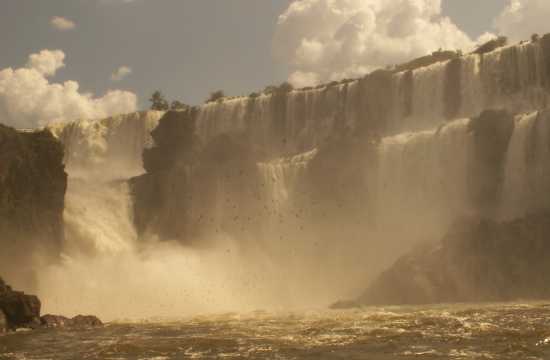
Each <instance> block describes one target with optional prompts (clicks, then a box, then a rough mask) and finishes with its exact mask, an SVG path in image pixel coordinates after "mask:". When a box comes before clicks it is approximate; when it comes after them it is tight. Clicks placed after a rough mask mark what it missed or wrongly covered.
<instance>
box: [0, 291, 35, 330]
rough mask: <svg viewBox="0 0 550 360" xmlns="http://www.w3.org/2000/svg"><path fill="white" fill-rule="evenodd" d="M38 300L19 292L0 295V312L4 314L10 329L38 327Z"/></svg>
mask: <svg viewBox="0 0 550 360" xmlns="http://www.w3.org/2000/svg"><path fill="white" fill-rule="evenodd" d="M40 307H41V303H40V300H39V299H38V298H37V297H36V296H34V295H26V294H25V293H23V292H20V291H11V292H6V293H4V294H1V295H0V310H2V311H3V312H4V314H5V315H6V318H7V323H8V325H9V327H10V328H17V327H21V326H28V327H35V326H38V325H40Z"/></svg>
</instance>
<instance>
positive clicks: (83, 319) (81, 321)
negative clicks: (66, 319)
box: [71, 315, 103, 327]
mask: <svg viewBox="0 0 550 360" xmlns="http://www.w3.org/2000/svg"><path fill="white" fill-rule="evenodd" d="M71 326H75V327H96V326H103V323H102V322H101V320H99V319H98V318H97V317H96V316H93V315H78V316H75V317H74V318H72V319H71Z"/></svg>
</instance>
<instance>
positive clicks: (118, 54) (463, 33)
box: [0, 0, 550, 126]
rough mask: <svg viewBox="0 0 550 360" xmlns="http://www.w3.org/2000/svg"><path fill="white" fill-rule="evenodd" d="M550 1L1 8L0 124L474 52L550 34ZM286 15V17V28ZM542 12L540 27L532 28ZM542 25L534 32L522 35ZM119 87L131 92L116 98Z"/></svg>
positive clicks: (69, 3)
mask: <svg viewBox="0 0 550 360" xmlns="http://www.w3.org/2000/svg"><path fill="white" fill-rule="evenodd" d="M440 1H441V2H442V12H441V11H440V8H439V2H440ZM291 3H292V6H294V7H293V8H292V7H291V8H289V6H291ZM549 4H550V1H549V0H414V1H413V0H296V1H295V2H293V1H291V0H0V48H1V49H2V50H1V53H0V54H1V55H0V118H3V119H4V120H5V119H8V120H7V121H6V120H5V122H7V123H10V119H11V122H12V123H13V122H14V121H15V120H13V119H14V118H15V117H17V116H23V115H20V114H22V113H25V114H26V116H27V120H26V121H25V122H22V123H21V124H17V125H21V126H24V125H25V126H26V125H29V126H31V125H33V124H41V123H42V124H43V123H47V122H49V121H52V120H53V119H66V118H69V117H74V116H76V117H85V116H92V117H94V116H103V115H105V114H111V113H116V112H120V111H122V112H124V111H128V110H131V109H135V107H136V97H135V95H134V94H136V95H137V107H138V108H145V107H147V106H148V103H147V99H148V96H149V95H150V94H151V93H152V92H153V91H154V90H155V89H161V90H162V91H163V92H164V93H165V94H166V95H167V97H168V98H169V99H179V100H181V101H184V102H186V103H190V104H197V103H201V102H202V101H203V100H204V99H205V98H206V97H207V95H208V93H209V92H211V91H214V90H217V89H223V90H225V91H226V93H227V94H228V95H240V94H249V93H250V92H252V91H254V90H258V89H262V88H263V87H264V86H266V85H268V84H278V83H281V82H283V81H285V80H287V79H290V80H293V77H294V78H295V80H297V81H296V82H295V84H300V83H307V82H308V81H310V82H311V81H313V80H315V81H317V82H319V81H326V80H330V78H331V77H338V76H340V77H344V76H346V75H347V76H353V75H355V74H361V73H364V72H366V71H370V70H371V69H372V68H375V67H378V66H381V65H384V64H385V63H389V64H391V63H396V62H399V61H402V60H404V59H408V58H410V57H414V56H418V55H421V54H424V53H426V52H427V51H431V50H430V49H434V48H439V47H446V48H457V47H463V46H466V45H468V44H473V43H475V41H477V40H476V39H478V37H479V36H480V35H481V34H482V33H485V32H491V33H499V32H502V31H504V30H509V31H510V32H517V33H521V31H518V30H517V29H520V30H521V29H523V28H526V26H525V24H528V25H529V24H532V26H531V27H532V29H536V30H538V29H539V28H540V27H541V26H542V27H548V25H546V24H548V21H547V19H548V16H547V15H550V6H549ZM507 6H508V7H507ZM505 8H506V9H508V13H507V15H506V16H505V17H503V15H500V16H501V18H502V19H503V20H502V21H501V23H500V25H499V26H495V19H497V17H498V16H499V14H502V13H503V11H504V10H505ZM335 9H336V11H335ZM342 14H344V15H342ZM539 14H540V15H539ZM280 16H282V17H285V16H286V20H285V21H280V22H279V23H278V18H279V17H280ZM346 16H347V17H346ZM445 16H448V17H449V18H450V20H449V21H447V20H445V19H444V17H445ZM537 16H538V18H539V19H538V21H539V22H538V23H537V22H536V21H535V22H533V21H531V19H530V17H537ZM438 19H443V20H438ZM381 24H383V25H381ZM537 24H538V25H537ZM540 24H542V25H540ZM527 27H529V26H527ZM532 29H525V31H523V32H524V33H522V34H521V36H522V38H523V37H524V36H525V35H526V34H530V33H529V31H531V30H532ZM544 30H548V31H550V28H548V29H540V32H541V33H543V32H545V31H544ZM546 32H547V31H546ZM335 44H336V46H335ZM342 44H343V46H344V47H342ZM335 49H336V50H335ZM42 50H52V51H53V50H60V51H61V52H62V53H58V52H43V53H41V54H40V57H39V58H35V59H34V63H38V64H41V66H46V67H47V71H43V70H38V71H36V70H37V68H36V67H33V66H34V65H30V64H31V62H30V61H29V56H30V55H31V54H38V53H40V52H41V51H42ZM344 50H345V51H349V53H345V52H342V51H344ZM285 51H287V53H286V54H285ZM281 54H283V55H282V56H281ZM35 56H37V55H35ZM44 64H45V65H44ZM8 68H11V69H8ZM2 69H4V71H3V72H2ZM29 69H30V70H29ZM8 70H9V71H8ZM12 70H13V71H12ZM68 80H71V81H70V82H66V81H68ZM35 89H36V91H35V93H33V90H35ZM115 89H116V90H123V91H116V92H111V93H107V91H108V90H115ZM106 93H107V96H104V95H105V94H106ZM23 95H26V96H27V99H23V97H24V96H23ZM38 98H39V99H40V101H36V103H32V101H33V100H32V99H38ZM3 104H4V105H3ZM29 104H31V105H32V106H31V108H28V107H29V106H28V105H29Z"/></svg>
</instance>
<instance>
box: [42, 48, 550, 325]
mask: <svg viewBox="0 0 550 360" xmlns="http://www.w3.org/2000/svg"><path fill="white" fill-rule="evenodd" d="M547 56H548V55H547V54H545V53H544V51H543V50H542V46H541V45H540V44H539V43H527V44H523V45H518V46H516V47H507V48H503V49H500V50H497V51H494V52H492V53H489V54H484V55H483V56H480V55H468V56H464V57H461V58H458V59H455V60H451V61H448V62H441V63H437V64H434V65H431V66H428V67H425V68H420V69H415V70H412V71H410V72H401V73H390V72H382V74H378V75H376V74H375V75H372V76H369V77H366V78H364V79H361V80H355V81H350V82H346V83H342V84H332V85H330V86H327V87H322V88H317V89H309V90H294V91H290V92H284V93H281V92H275V93H273V94H269V95H259V96H257V97H253V98H237V99H232V100H227V101H220V102H215V103H210V104H206V105H203V106H201V107H199V108H198V109H197V110H196V111H193V116H194V118H193V120H194V121H195V123H196V134H197V135H198V137H199V138H200V140H201V143H202V144H203V145H208V144H209V142H210V141H211V140H213V139H215V138H217V137H219V136H220V135H227V134H229V135H236V138H242V137H244V138H246V140H245V142H246V143H247V144H246V145H247V146H249V145H251V146H250V148H252V149H254V151H257V152H258V154H261V155H262V156H264V157H261V158H271V159H276V160H272V161H269V162H263V163H260V164H258V173H259V178H260V179H261V181H262V183H263V193H262V194H260V196H259V197H260V198H261V199H262V201H264V202H265V204H264V208H265V209H266V214H265V215H266V216H265V218H264V217H263V216H264V215H263V214H258V219H259V220H258V221H260V222H262V221H265V222H266V224H265V226H264V228H263V229H262V232H261V233H262V236H261V237H262V238H261V239H258V240H257V241H255V242H253V244H252V246H250V248H249V249H243V246H242V244H241V243H240V242H239V240H240V239H233V238H230V237H229V236H228V235H227V234H221V235H220V234H218V235H213V236H218V237H219V239H216V241H215V245H214V246H213V247H210V248H197V249H193V248H185V247H183V246H181V245H178V246H175V245H174V244H173V243H171V242H169V241H168V242H162V243H159V242H158V241H156V240H157V239H140V240H142V241H139V242H138V241H137V238H138V235H137V234H136V229H135V228H134V222H133V218H132V217H133V211H132V210H133V204H132V202H131V196H130V191H129V187H128V184H127V180H128V179H130V178H132V177H134V176H137V175H140V174H141V173H143V171H144V170H143V166H142V153H143V150H144V149H145V148H146V147H147V146H148V144H150V142H151V140H150V132H151V130H152V129H153V128H155V126H156V125H157V123H158V120H159V118H160V116H161V115H162V114H161V113H156V112H148V113H140V114H131V115H126V116H119V117H115V118H111V119H106V120H101V121H96V122H92V121H82V122H76V123H72V124H65V125H56V126H52V127H51V129H52V131H53V132H54V133H55V134H56V135H57V136H58V137H59V138H60V139H61V141H62V142H63V143H64V145H65V148H66V165H67V170H68V172H69V175H70V176H69V189H68V193H67V196H66V202H67V204H66V211H65V223H66V224H65V225H66V232H67V239H66V247H65V254H64V255H65V260H64V263H63V264H62V265H61V266H59V267H55V268H53V269H51V270H50V271H48V272H45V273H44V274H43V275H42V278H41V281H42V284H43V290H42V291H41V293H42V294H43V297H44V299H45V300H46V301H45V303H47V304H48V306H50V307H51V308H52V311H54V312H56V311H55V309H62V310H63V312H65V313H67V312H69V313H70V311H71V309H72V307H71V301H70V300H67V299H66V298H64V297H63V295H61V294H66V293H68V292H75V291H76V292H78V294H79V296H82V297H85V298H90V299H92V298H93V299H94V300H93V301H91V303H90V304H89V305H90V307H89V308H85V310H87V311H89V312H91V313H100V314H104V316H105V317H107V318H114V317H123V316H131V317H136V314H141V313H142V314H143V316H149V315H172V316H173V315H174V314H183V313H187V312H196V311H223V310H236V309H242V308H246V307H248V308H251V307H252V308H253V307H267V306H269V305H271V306H280V305H284V306H292V305H297V304H298V305H311V304H313V303H315V304H323V305H326V304H327V302H329V301H331V300H335V298H334V295H335V294H338V295H336V296H342V295H344V294H345V293H346V291H349V290H350V285H349V284H351V283H357V284H360V285H358V286H362V284H363V283H362V282H361V281H363V280H364V279H365V278H366V277H365V274H364V272H365V271H363V273H362V272H361V271H360V270H361V269H365V268H366V266H365V263H366V262H369V265H370V263H371V262H372V263H376V264H377V265H376V266H378V268H376V267H375V266H374V265H373V267H371V268H370V269H371V270H372V269H374V270H376V271H379V270H381V269H382V268H383V266H385V265H388V264H389V263H390V262H391V261H394V260H395V258H396V257H398V256H399V255H400V254H402V253H403V252H404V251H406V250H408V247H410V246H412V245H413V244H415V243H417V242H418V241H420V240H427V239H433V238H437V237H439V236H441V234H442V233H443V232H444V231H445V230H446V229H447V227H448V225H449V224H450V223H451V222H452V221H454V220H455V219H456V218H457V217H459V216H461V215H464V214H469V213H471V212H476V209H475V208H474V207H473V205H472V202H471V187H472V179H471V174H470V172H471V171H472V169H475V167H472V164H473V163H475V162H476V161H477V154H476V153H475V151H477V147H476V146H477V145H476V142H475V136H474V134H473V133H472V129H471V128H470V125H471V123H472V121H473V120H469V119H467V118H471V117H472V116H476V115H477V114H478V113H479V112H481V111H482V110H483V109H486V108H489V107H503V108H507V109H513V110H514V111H517V110H525V109H537V108H542V107H544V106H545V105H546V104H547V103H548V93H547V92H546V91H545V90H544V86H546V84H547V79H546V75H547V74H546V72H545V70H544V63H545V61H544V60H545V59H546V57H547ZM451 80H452V81H451ZM455 82H456V83H455ZM545 114H546V113H545V112H541V113H539V114H537V115H528V116H524V117H522V118H520V119H519V120H518V121H517V124H516V128H515V131H514V134H513V136H512V140H511V142H510V145H509V149H508V155H507V160H506V166H505V173H504V184H503V191H502V194H503V195H502V199H501V211H500V212H501V214H502V216H503V217H517V216H521V215H522V214H524V213H526V212H529V211H534V210H539V209H546V208H548V207H550V204H548V203H547V202H546V201H545V200H544V199H545V197H544V196H541V195H540V194H544V193H546V192H547V191H548V190H550V189H548V187H549V185H548V184H550V181H549V179H550V170H549V169H548V168H547V167H546V165H545V159H547V158H548V155H550V154H548V152H550V150H549V147H550V146H549V145H548V141H549V137H550V134H549V125H548V124H549V122H548V121H547V120H546V118H547V117H548V116H547V115H545ZM458 117H463V119H459V120H452V119H456V118H458ZM349 129H355V130H361V131H364V130H366V131H367V132H372V133H374V134H375V135H382V136H383V137H382V138H381V140H380V142H379V144H378V147H377V151H376V154H375V155H374V156H373V157H374V158H376V160H375V161H371V159H369V163H368V164H366V165H365V166H364V168H365V169H364V170H365V173H366V174H367V179H368V180H367V181H366V182H367V184H364V186H365V189H369V191H368V192H369V194H370V195H369V196H370V198H369V202H370V203H369V204H368V206H369V208H370V210H372V211H371V212H369V213H368V214H366V215H365V216H370V217H372V218H373V219H368V221H367V220H365V222H368V223H369V225H368V226H365V227H360V226H358V227H357V229H359V228H360V229H361V231H363V230H365V229H366V228H367V227H368V231H369V232H370V233H369V234H366V235H365V236H363V234H359V235H361V236H357V234H353V231H354V229H352V230H350V229H339V228H338V224H336V223H331V221H332V220H333V219H331V218H326V219H327V220H325V221H326V222H327V224H317V223H314V224H307V222H305V221H304V220H303V216H304V215H305V213H304V212H300V211H298V210H299V209H296V208H295V205H296V203H297V201H296V200H297V197H298V196H301V195H303V194H299V191H298V190H297V189H298V188H297V186H298V185H299V184H300V183H302V182H303V181H304V177H306V174H307V173H308V171H306V170H308V166H309V164H310V163H311V161H312V160H313V159H316V157H317V156H319V154H320V153H321V152H322V151H321V150H319V151H318V150H316V149H324V146H325V145H326V143H327V142H330V141H333V140H334V138H332V139H331V137H333V136H334V135H335V133H337V134H338V135H337V136H339V134H345V133H346V132H347V131H348V130H349ZM247 149H248V148H247ZM314 149H315V150H314ZM295 154H301V155H295ZM323 154H324V156H327V155H326V154H327V152H325V153H323ZM214 155H219V154H217V153H216V154H214ZM175 158H176V161H177V160H178V158H177V156H175ZM365 158H367V156H365ZM342 161H347V159H343V160H342ZM350 161H351V160H350ZM366 161H367V160H365V162H366ZM235 163H236V164H238V162H235ZM207 165H208V166H210V167H208V166H207V168H208V169H209V171H211V172H206V173H207V174H218V175H219V174H224V175H223V176H229V175H228V174H238V172H239V171H238V170H239V169H236V170H237V171H235V172H233V173H231V172H224V171H225V170H226V169H224V171H219V172H216V171H214V170H217V169H216V166H215V165H212V164H207ZM321 174H322V173H321ZM180 175H181V174H180ZM331 175H332V174H331ZM214 176H216V175H214ZM237 176H238V175H237ZM246 176H252V175H249V174H248V173H247V175H246ZM182 178H183V177H182ZM178 179H179V178H178ZM208 180H209V181H211V180H214V181H212V183H213V184H216V189H215V190H212V192H213V194H200V195H201V196H209V197H210V198H214V201H213V203H214V204H216V208H215V209H206V210H207V211H208V210H212V212H211V213H207V214H206V215H207V216H208V217H209V218H213V220H212V221H213V222H214V223H216V224H221V223H222V221H227V213H228V211H226V210H227V206H232V207H235V206H237V205H235V204H233V203H231V204H229V205H228V204H226V203H227V201H226V200H227V196H225V192H226V191H229V190H227V189H226V187H225V186H226V185H227V186H230V185H231V186H232V188H231V191H232V192H233V193H234V194H233V195H234V196H235V197H238V196H241V195H242V193H241V192H239V191H236V190H235V189H234V187H235V186H234V185H235V184H234V182H235V181H233V182H231V184H230V185H228V183H227V184H226V182H225V180H227V179H223V178H220V179H208ZM251 183H253V182H251ZM167 184H169V185H170V186H178V184H176V183H174V182H168V183H167ZM206 189H209V188H208V187H206ZM328 189H329V190H327V191H330V188H328ZM365 189H362V188H361V189H357V190H356V191H364V190H365ZM210 190H211V189H210ZM252 191H253V190H252ZM365 191H366V190H365ZM373 194H375V195H373ZM191 195H194V196H195V194H191ZM198 195H199V194H197V196H198ZM325 195H326V194H325ZM328 195H330V194H328ZM237 203H238V202H237ZM243 204H246V201H243ZM238 205H239V206H240V205H241V203H238ZM310 205H311V204H310ZM235 209H236V210H235ZM235 209H234V210H232V211H233V212H239V211H241V210H242V209H240V208H239V207H238V206H237V207H236V208H235ZM373 209H374V210H373ZM202 210H203V209H200V211H199V212H201V211H202ZM301 210H303V209H301ZM191 211H194V209H191ZM243 211H244V210H243ZM233 212H232V213H231V214H232V215H233ZM306 212H307V211H306ZM201 215H202V214H199V215H198V216H201ZM237 215H239V214H236V215H235V218H237V217H238V216H237ZM174 217H175V218H177V214H176V216H174ZM230 220H231V219H230ZM239 221H242V219H240V220H239ZM238 225H239V226H241V225H242V223H239V224H238ZM308 225H312V226H318V227H323V226H325V227H324V228H323V229H326V230H327V231H328V232H330V233H331V234H332V232H334V234H337V235H338V236H341V237H342V238H338V239H336V238H337V237H338V236H334V238H335V239H334V241H326V242H319V241H318V239H317V238H315V237H314V235H312V233H307V232H305V231H304V230H303V228H304V227H306V226H308ZM397 225H399V226H397ZM331 226H332V228H330V227H331ZM215 227H216V228H220V227H221V226H215ZM335 228H336V231H335ZM340 230H342V231H340ZM355 230H356V229H355ZM344 237H346V238H344ZM351 238H353V240H350V239H351ZM403 239H407V241H408V242H407V243H405V242H404V240H403ZM161 240H173V239H161ZM174 240H175V239H174ZM331 240H332V239H331ZM372 244H376V248H375V249H376V251H372V249H373V247H372ZM247 245H250V244H248V243H247ZM409 245H410V246H409ZM320 263H323V264H324V266H323V267H324V268H323V269H321V270H319V264H320ZM90 269H94V270H93V272H92V273H91V274H90ZM371 276H372V274H371ZM109 277H111V278H112V279H111V280H110V281H109V282H108V284H106V283H104V279H107V278H109ZM60 279H61V280H62V281H60ZM289 279H290V280H289ZM342 279H346V280H347V281H342ZM63 284H66V285H63ZM64 286H67V288H64ZM69 286H70V287H69ZM68 289H71V290H68ZM75 289H76V290H75ZM117 291H123V292H125V293H126V296H124V297H121V296H114V294H115V293H116V292H117ZM158 294H164V295H165V296H164V297H163V300H159V296H158ZM282 295H284V296H282ZM349 295H350V296H351V295H353V294H349ZM98 298H100V299H104V300H101V301H97V299H98ZM114 298H116V300H114ZM124 299H135V300H133V302H131V303H124V302H123V301H124ZM137 299H139V300H137ZM315 300H317V302H315ZM75 303H78V305H79V306H80V307H82V305H83V304H82V302H75ZM144 304H149V305H148V306H153V308H151V307H145V308H144V306H145V305H144ZM150 304H155V305H150ZM105 307H107V308H108V311H106V310H105ZM138 316H139V315H138Z"/></svg>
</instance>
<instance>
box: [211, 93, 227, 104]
mask: <svg viewBox="0 0 550 360" xmlns="http://www.w3.org/2000/svg"><path fill="white" fill-rule="evenodd" d="M224 97H225V93H224V92H223V90H218V91H214V92H213V93H211V94H210V96H209V97H208V99H207V100H206V103H207V104H208V103H211V102H216V101H221V100H222V99H223V98H224Z"/></svg>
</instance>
